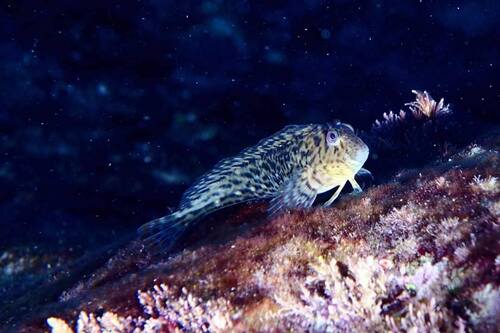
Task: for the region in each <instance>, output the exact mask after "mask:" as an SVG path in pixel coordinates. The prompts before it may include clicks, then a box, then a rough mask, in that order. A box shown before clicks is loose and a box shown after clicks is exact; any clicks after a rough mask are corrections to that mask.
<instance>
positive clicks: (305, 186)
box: [138, 122, 371, 253]
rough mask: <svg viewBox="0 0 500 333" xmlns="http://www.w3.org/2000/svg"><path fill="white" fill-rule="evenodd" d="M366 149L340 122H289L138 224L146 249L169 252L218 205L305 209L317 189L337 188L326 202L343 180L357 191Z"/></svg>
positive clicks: (273, 213)
mask: <svg viewBox="0 0 500 333" xmlns="http://www.w3.org/2000/svg"><path fill="white" fill-rule="evenodd" d="M368 155H369V148H368V146H367V145H366V144H365V143H364V142H363V141H362V139H361V138H359V137H358V136H357V135H356V133H355V131H354V129H353V127H352V126H351V125H349V124H346V123H341V122H335V123H326V124H308V125H289V126H286V127H284V128H283V129H282V130H280V131H278V132H276V133H275V134H273V135H271V136H269V137H267V138H265V139H262V140H261V141H259V142H258V143H257V144H256V145H254V146H252V147H249V148H246V149H244V150H243V151H241V152H240V153H239V154H237V155H235V156H233V157H229V158H225V159H223V160H221V161H220V162H219V163H217V164H216V165H215V166H214V167H213V168H212V169H211V170H210V171H208V172H206V173H205V174H203V175H202V176H201V177H199V178H198V179H197V180H196V181H195V182H194V183H193V184H192V185H191V186H190V187H189V188H188V189H187V190H186V191H185V192H184V194H183V195H182V197H181V200H180V203H179V206H178V209H177V210H176V211H174V212H173V213H171V214H169V215H166V216H163V217H160V218H157V219H155V220H152V221H150V222H148V223H146V224H144V225H142V226H141V227H140V228H139V229H138V232H139V235H140V237H141V239H142V241H143V243H144V244H145V246H146V248H147V249H149V251H151V252H153V253H158V252H169V251H170V250H171V249H172V247H173V246H174V245H175V243H176V241H177V240H178V238H179V237H180V236H181V235H182V233H183V232H184V231H185V230H186V228H187V227H188V226H190V225H192V223H195V222H197V221H199V220H200V219H201V218H202V217H204V216H207V215H208V214H210V213H213V212H215V211H217V210H219V209H222V208H226V207H229V206H232V205H236V204H241V203H245V202H255V201H264V200H268V201H269V207H268V213H269V215H270V216H276V215H278V214H280V213H282V212H284V211H286V210H290V209H306V208H309V207H311V206H312V205H313V202H314V201H315V199H316V196H317V195H318V194H320V193H324V192H327V191H330V190H332V189H334V188H337V189H336V190H335V191H334V193H333V194H332V196H331V197H330V199H329V200H328V201H326V202H325V203H324V206H329V205H331V204H332V203H333V202H334V201H335V200H336V199H337V198H338V196H339V195H340V193H341V191H342V189H343V188H344V186H345V184H346V183H348V182H349V183H350V184H351V186H352V189H353V192H354V193H359V192H361V191H362V189H361V187H360V186H359V184H358V183H357V182H356V180H355V176H356V174H358V175H359V174H370V175H371V173H370V172H369V171H368V170H366V169H364V168H363V165H364V163H365V162H366V160H367V159H368Z"/></svg>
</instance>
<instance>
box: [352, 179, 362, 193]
mask: <svg viewBox="0 0 500 333" xmlns="http://www.w3.org/2000/svg"><path fill="white" fill-rule="evenodd" d="M349 183H351V186H352V192H351V193H352V194H358V193H361V192H363V189H362V188H361V186H359V184H358V182H357V181H356V180H355V179H354V177H352V179H349Z"/></svg>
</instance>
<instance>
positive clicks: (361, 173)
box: [356, 168, 375, 180]
mask: <svg viewBox="0 0 500 333" xmlns="http://www.w3.org/2000/svg"><path fill="white" fill-rule="evenodd" d="M356 176H359V177H370V178H371V179H372V180H374V179H375V178H374V177H373V175H372V173H371V172H370V170H367V169H365V168H361V169H359V171H358V173H356Z"/></svg>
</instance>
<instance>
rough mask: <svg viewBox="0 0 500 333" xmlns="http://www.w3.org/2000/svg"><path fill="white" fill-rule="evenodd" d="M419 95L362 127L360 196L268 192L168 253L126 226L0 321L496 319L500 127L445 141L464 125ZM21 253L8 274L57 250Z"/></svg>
mask: <svg viewBox="0 0 500 333" xmlns="http://www.w3.org/2000/svg"><path fill="white" fill-rule="evenodd" d="M415 93H416V95H417V99H416V101H415V102H413V103H410V104H409V105H408V107H409V110H407V111H406V112H405V111H402V112H400V113H398V114H394V113H386V114H384V119H383V120H382V121H379V122H377V123H375V125H374V128H373V129H372V130H371V131H370V132H366V133H361V135H364V137H365V140H367V141H368V142H369V143H370V147H371V148H372V154H374V155H375V156H376V158H375V159H373V160H371V161H370V163H371V164H372V165H374V166H375V165H377V164H378V165H380V167H379V168H378V169H377V168H376V167H375V168H371V169H372V170H374V175H375V177H376V178H375V179H376V184H373V185H372V186H371V187H368V188H367V189H366V190H365V191H364V192H363V193H362V194H360V195H356V196H354V195H349V194H344V195H343V196H342V197H341V199H340V200H339V201H338V202H336V203H335V204H334V205H333V206H332V207H331V208H322V207H321V206H320V205H316V206H315V208H313V209H310V210H306V211H300V210H296V211H290V212H287V213H285V214H282V215H280V216H278V217H276V218H273V219H268V218H267V217H266V213H265V211H266V205H265V204H248V205H243V206H240V207H236V208H234V209H229V210H225V211H223V212H220V213H217V214H214V215H213V216H211V217H210V218H208V219H207V220H205V221H203V223H200V224H198V225H197V226H195V227H193V229H192V230H191V231H190V232H189V233H188V234H187V235H186V237H184V239H183V240H182V241H181V242H180V243H179V244H178V248H177V251H176V252H174V253H172V254H171V255H170V256H156V257H151V256H149V255H148V253H147V251H146V250H145V249H144V248H143V247H142V244H140V242H138V241H137V240H131V241H129V240H127V239H124V240H118V241H117V243H115V244H111V245H110V246H109V248H106V249H100V250H97V251H96V252H95V253H91V254H88V255H87V256H84V257H83V258H79V259H72V258H69V259H71V260H68V262H70V263H71V264H68V265H67V266H64V268H63V269H62V270H59V271H55V272H54V273H53V274H51V276H50V278H49V279H48V281H46V280H43V281H42V280H40V281H37V280H35V283H34V284H33V287H32V288H31V290H30V291H29V292H26V293H25V295H22V296H20V297H18V298H16V299H15V300H14V301H12V302H10V303H9V304H7V305H6V307H5V309H6V310H5V312H4V320H3V321H4V322H5V323H8V324H7V325H8V327H7V326H6V327H5V329H7V330H8V329H12V330H13V331H22V332H31V331H33V332H39V331H45V332H52V333H63V332H64V333H67V332H281V331H299V332H300V331H307V332H351V331H357V332H374V331H375V332H381V331H391V332H437V331H445V332H452V331H459V332H469V331H473V332H498V331H499V330H500V326H499V323H500V222H499V217H500V178H499V177H500V166H499V162H500V161H499V158H500V152H499V149H498V147H500V145H499V144H500V133H499V132H498V130H495V129H491V128H490V129H489V130H488V131H487V132H484V133H476V135H475V137H474V138H473V139H471V138H470V136H468V134H467V133H466V132H463V133H462V134H463V135H460V134H459V135H455V137H456V140H458V141H460V140H468V141H469V142H468V143H467V144H463V145H459V144H451V143H450V141H452V140H451V136H447V135H445V133H447V132H446V131H450V129H452V130H453V131H455V132H457V131H459V129H460V126H465V125H464V123H463V122H461V124H460V123H457V121H456V120H453V119H456V118H452V115H451V113H450V112H449V109H448V107H447V106H446V105H444V104H443V102H442V101H441V102H435V101H434V100H433V99H432V98H431V97H430V96H429V95H428V94H427V93H425V92H424V93H422V92H415ZM459 132H460V131H459ZM458 141H457V142H458ZM423 156H425V158H423ZM416 160H418V161H421V163H420V165H419V164H418V163H416V162H415V161H416ZM393 161H397V166H394V165H395V163H392V164H391V162H393ZM405 163H406V164H405ZM368 167H370V166H368ZM384 168H385V169H384ZM378 175H380V176H378ZM377 177H380V178H381V179H382V180H381V181H377ZM23 258H24V257H23ZM37 258H38V257H37ZM18 259H19V256H17V255H16V254H15V253H11V254H4V255H3V256H2V257H1V258H0V267H1V269H2V270H3V271H4V273H5V270H10V274H11V275H13V274H14V275H15V274H16V272H15V270H16V269H17V268H19V267H25V266H26V267H28V268H26V269H24V270H19V272H18V273H17V274H21V273H23V272H24V273H23V274H26V271H29V270H30V269H31V270H34V271H36V269H41V268H39V267H41V266H43V265H40V264H38V263H37V262H38V261H37V260H41V261H42V262H43V263H44V265H45V264H47V263H50V262H54V264H55V263H56V262H58V261H64V258H63V257H61V256H57V255H54V256H50V257H46V258H43V260H42V259H40V258H39V259H37V260H32V261H29V260H28V261H26V259H24V261H23V263H22V264H21V263H19V262H18V261H16V260H18ZM19 260H20V259H19ZM15 262H17V264H14V263H15ZM23 265H24V266H23ZM16 267H17V268H16ZM37 267H38V268H37ZM54 297H55V298H56V301H52V302H47V299H51V298H54ZM20 314H21V315H20Z"/></svg>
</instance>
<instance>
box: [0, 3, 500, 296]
mask: <svg viewBox="0 0 500 333" xmlns="http://www.w3.org/2000/svg"><path fill="white" fill-rule="evenodd" d="M499 11H500V2H498V1H477V2H476V1H439V2H438V1H366V2H356V3H355V4H353V3H352V2H351V1H332V2H327V1H305V2H291V1H273V2H272V3H270V2H269V3H268V2H259V3H256V2H250V1H226V2H224V1H134V2H132V1H130V2H118V1H90V2H89V1H85V2H75V1H51V2H43V3H40V2H30V1H21V2H19V1H9V2H3V3H2V5H1V7H0V18H1V19H0V31H1V34H0V58H1V62H0V106H1V107H0V135H1V140H0V152H1V157H0V228H1V229H0V230H1V233H0V255H1V251H3V250H4V249H5V250H8V251H11V252H12V251H14V252H16V251H18V252H16V253H25V252H29V253H35V254H36V255H37V256H40V255H42V254H44V253H50V254H51V255H53V256H55V257H58V258H64V256H69V257H73V256H74V257H78V255H79V254H80V253H84V252H86V251H88V250H89V249H94V248H98V247H100V246H102V245H104V244H108V243H110V242H112V241H114V240H115V239H118V238H120V237H122V236H123V235H126V234H129V233H133V232H134V230H135V229H136V228H137V227H138V226H139V225H141V224H142V223H144V222H146V221H148V220H150V219H151V218H153V217H158V216H161V215H163V214H164V213H166V212H168V210H169V209H170V208H175V206H176V205H177V202H178V199H179V196H180V195H181V193H182V191H183V190H184V189H185V188H186V187H187V186H188V185H189V184H190V183H191V182H192V180H193V179H194V178H195V177H196V176H198V175H200V174H201V173H202V172H203V171H205V170H207V169H208V168H210V167H211V166H212V165H213V164H214V163H215V162H217V161H218V160H220V159H221V158H223V157H225V156H228V155H231V154H234V153H236V152H238V151H239V150H241V149H242V148H244V147H246V146H248V145H250V144H253V143H255V142H257V141H258V140H259V139H261V138H262V137H265V136H266V135H269V134H271V133H273V132H275V131H277V130H279V129H280V128H282V127H283V126H285V125H287V124H294V123H299V124H300V123H310V122H313V123H323V122H327V121H333V120H334V119H340V120H342V121H345V122H347V123H351V124H352V125H353V126H354V127H355V128H357V129H360V130H365V131H369V130H370V128H371V126H372V123H373V122H374V121H375V119H380V118H381V115H382V113H383V112H388V111H389V110H393V111H398V110H399V109H400V108H401V107H403V105H404V103H406V102H409V101H412V100H413V98H414V96H413V95H412V94H411V90H412V89H421V90H424V89H425V90H427V91H429V92H430V93H431V94H432V95H433V96H435V98H436V99H439V98H441V97H444V98H445V101H446V102H449V103H451V104H452V107H453V109H454V110H455V114H457V117H458V118H457V119H464V120H465V122H461V123H462V127H461V131H458V132H457V131H455V132H454V133H455V134H450V135H449V137H448V136H445V137H444V138H443V137H441V140H449V141H450V146H459V145H460V144H465V140H463V136H464V135H466V136H467V137H468V138H472V137H474V135H480V134H481V132H482V131H483V130H484V129H485V128H488V126H493V125H495V124H496V125H498V110H499V107H498V106H499V102H500V82H499V80H498V77H499V74H500V72H499V70H498V69H499V66H500V62H499V59H500V25H499V24H498V22H499V18H500V15H499ZM444 127H446V126H444ZM446 135H448V134H446ZM415 145H417V143H415ZM431 146H432V145H431ZM420 153H422V155H418V154H413V156H411V157H412V158H410V159H408V160H407V161H406V162H408V163H407V164H404V162H405V161H404V160H402V161H399V160H397V159H394V158H393V159H387V161H385V162H384V163H386V164H385V165H384V164H380V163H379V164H377V163H375V162H374V161H373V160H369V161H368V163H371V165H372V166H373V168H374V169H375V170H377V169H378V172H379V174H384V173H385V174H386V175H390V174H391V173H392V172H394V171H395V170H397V169H398V167H403V166H408V165H410V166H411V164H412V163H417V164H418V163H419V162H420V163H425V162H426V161H429V160H431V159H432V158H433V157H435V156H433V155H432V154H429V151H426V152H422V151H420ZM399 162H401V165H398V164H397V163H399ZM58 260H59V259H53V261H54V262H56V263H57V262H58ZM49 261H50V260H49ZM36 272H38V271H37V270H35V273H33V274H35V275H36ZM30 276H31V275H29V276H28V278H29V277H30ZM6 280H8V278H6ZM18 281H21V280H18ZM8 282H9V281H8ZM19 283H21V282H19ZM7 286H8V287H12V283H10V282H9V284H8V285H7ZM2 288H3V290H2V291H5V290H6V289H7V287H2Z"/></svg>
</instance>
